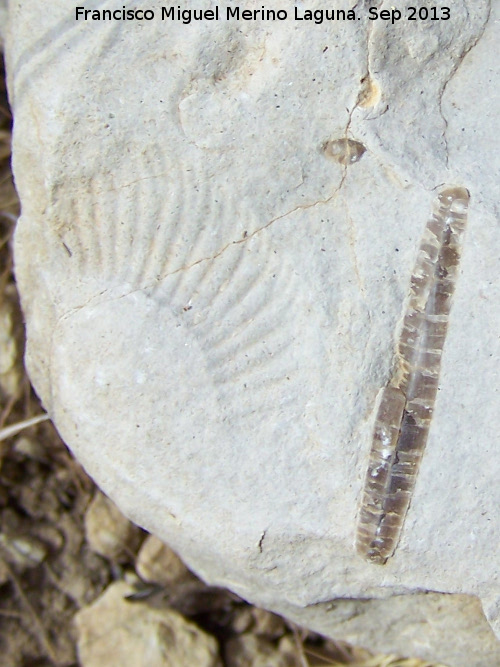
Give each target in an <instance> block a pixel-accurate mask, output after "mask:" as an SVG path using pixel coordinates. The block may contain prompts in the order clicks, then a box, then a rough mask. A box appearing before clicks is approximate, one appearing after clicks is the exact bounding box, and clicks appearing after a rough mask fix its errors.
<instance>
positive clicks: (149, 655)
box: [76, 581, 222, 667]
mask: <svg viewBox="0 0 500 667" xmlns="http://www.w3.org/2000/svg"><path fill="white" fill-rule="evenodd" d="M132 592H133V587H132V586H130V585H129V584H127V583H125V582H123V581H118V582H115V583H114V584H112V585H111V586H109V587H108V588H107V589H106V591H105V592H104V593H103V595H101V597H99V598H98V599H97V600H96V601H95V602H93V603H92V604H91V605H89V606H87V607H84V608H83V609H82V610H80V611H79V612H78V614H77V616H76V627H77V631H78V656H79V658H80V663H81V664H82V665H83V667H105V666H106V665H115V664H120V665H124V666H126V667H128V666H130V667H135V665H153V666H154V667H156V666H157V667H178V666H179V665H191V664H195V665H200V667H221V664H222V663H221V661H220V658H219V655H218V647H217V642H216V640H215V639H214V638H213V637H210V636H209V635H207V634H206V633H205V632H203V631H202V630H200V628H198V627H197V626H196V625H194V623H190V622H189V621H187V620H186V619H185V618H183V617H182V616H181V615H180V614H178V613H177V612H175V611H173V610H171V609H153V608H151V607H148V605H146V604H144V603H143V602H133V603H131V602H130V601H128V600H127V599H126V598H127V595H130V594H131V593H132Z"/></svg>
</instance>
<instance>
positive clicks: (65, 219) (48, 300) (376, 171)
mask: <svg viewBox="0 0 500 667" xmlns="http://www.w3.org/2000/svg"><path fill="white" fill-rule="evenodd" d="M308 4H309V7H310V8H311V9H317V8H321V5H320V4H319V3H317V2H314V0H311V2H310V3H308ZM254 5H255V7H254ZM275 5H276V6H275V7H274V8H275V9H279V8H288V9H289V10H290V3H288V2H284V1H283V2H281V1H280V0H277V1H276V3H275ZM382 5H383V8H386V9H387V8H389V7H390V3H389V2H383V3H382ZM136 6H137V7H142V6H147V3H144V2H137V3H136ZM190 6H192V8H194V7H197V8H203V9H208V8H209V7H210V6H213V5H212V4H211V3H210V0H205V2H204V3H202V4H200V3H198V2H193V3H190ZM219 6H220V8H221V11H222V12H224V11H225V7H226V3H220V5H219ZM248 6H249V7H250V8H257V6H258V7H260V6H261V5H260V3H253V2H249V3H248ZM329 6H330V7H332V8H340V4H338V3H335V2H331V3H329ZM356 7H357V9H356V11H357V14H358V16H359V18H360V20H356V21H337V20H336V21H329V22H325V23H323V24H321V25H316V24H314V23H311V22H309V23H307V22H305V21H294V20H293V17H292V16H291V11H290V17H289V19H288V20H286V21H282V22H271V21H239V22H237V21H234V20H233V21H226V20H225V19H221V20H219V21H212V22H210V21H200V22H198V21H197V22H193V23H192V24H191V25H189V26H188V25H184V24H183V23H182V22H179V21H177V20H174V21H172V20H167V21H161V18H160V16H159V15H158V16H157V18H155V20H154V21H150V22H138V21H127V22H124V21H95V22H87V23H85V22H82V21H78V22H77V21H75V16H74V8H73V7H69V6H68V4H67V3H66V2H63V1H62V0H59V1H58V2H55V3H52V4H51V8H50V11H47V9H46V8H45V7H42V6H41V4H40V3H37V2H34V1H32V2H25V3H21V4H19V3H12V4H11V5H10V7H9V24H8V26H7V30H6V44H7V49H8V51H7V55H8V66H9V76H10V93H11V99H12V104H13V108H14V115H15V133H14V168H15V175H16V180H17V185H18V188H19V192H20V196H21V200H22V216H21V219H20V221H19V226H18V230H17V235H16V266H17V277H18V281H19V287H20V290H21V294H22V298H23V307H24V311H25V315H26V324H27V334H28V349H27V358H26V360H27V365H28V369H29V372H30V375H31V378H32V380H33V383H34V385H35V387H36V389H37V391H38V392H39V394H40V396H41V398H42V400H43V402H44V405H45V407H46V408H47V410H48V411H49V413H50V415H51V416H52V418H53V420H54V422H55V423H56V425H57V427H58V429H59V431H60V433H61V434H62V436H63V438H64V439H65V441H66V442H67V443H68V445H69V446H70V447H71V449H72V450H73V451H74V453H75V454H76V456H77V457H78V458H79V459H80V461H81V462H82V463H83V464H84V465H85V467H86V469H87V470H88V471H89V473H90V474H91V475H92V476H93V477H94V478H95V479H96V481H97V483H98V484H99V485H100V486H101V487H102V488H103V490H104V491H105V492H106V493H107V494H108V495H109V496H110V497H111V498H113V499H114V500H115V501H116V502H117V503H118V505H119V506H120V507H121V509H122V510H123V511H124V512H125V513H126V514H127V516H129V517H130V518H131V519H133V520H134V521H136V522H137V523H139V524H140V525H142V526H144V527H146V528H147V529H148V530H150V531H152V532H154V533H156V534H157V535H159V536H160V537H161V538H162V539H163V540H165V541H166V542H168V543H169V544H170V545H171V546H172V547H173V548H174V550H175V551H176V552H177V553H179V554H180V555H181V556H182V558H183V559H185V561H186V562H187V564H188V565H189V567H190V568H192V569H193V570H194V571H195V572H197V573H199V574H200V575H201V576H203V577H204V578H205V579H207V580H208V581H210V582H212V583H217V584H222V585H225V586H228V587H230V588H232V589H233V590H235V591H236V592H237V593H239V594H240V595H242V596H243V597H245V598H247V599H249V600H252V601H255V602H257V603H259V604H261V605H263V606H268V607H270V608H275V609H276V608H284V607H286V606H287V605H288V608H289V609H293V608H295V609H296V612H295V615H296V617H300V616H301V615H300V613H299V611H298V609H299V608H301V607H307V606H308V605H315V604H317V603H321V602H325V601H327V600H330V599H334V598H341V597H354V598H356V597H363V598H370V597H374V598H380V599H384V598H389V597H390V596H392V595H394V594H398V595H401V594H408V593H412V592H414V591H422V590H428V591H437V592H440V593H447V594H453V593H455V594H467V595H472V596H477V597H478V598H480V599H481V601H482V604H483V608H484V611H485V613H486V615H487V617H488V619H489V621H490V623H491V625H492V627H493V628H494V629H495V630H496V632H497V633H500V606H499V601H500V587H499V584H498V547H499V534H500V520H499V516H498V507H499V506H500V485H499V484H498V475H499V472H500V470H499V466H500V464H499V457H498V452H499V437H498V427H497V423H498V414H499V407H500V406H499V398H498V393H497V392H495V388H496V387H497V386H498V377H499V371H500V361H499V360H500V340H499V338H498V331H499V330H500V308H499V305H500V292H499V283H498V269H499V266H498V257H499V256H500V236H499V234H498V220H497V212H498V209H497V208H496V206H497V201H498V185H497V180H498V179H497V176H498V173H499V167H500V164H499V161H500V152H499V151H498V137H499V136H500V127H499V116H498V113H497V112H496V109H497V108H498V102H499V100H498V95H499V93H498V90H499V88H498V85H497V83H498V67H499V64H498V58H495V57H494V55H493V54H494V50H495V46H496V44H497V43H498V39H499V38H500V36H499V34H498V25H499V23H498V18H499V17H498V16H497V15H496V14H498V12H499V10H500V8H499V5H498V4H496V5H495V6H494V7H490V3H489V2H488V1H487V0H476V1H475V2H472V0H471V1H466V0H460V1H458V2H455V3H453V7H452V9H451V16H450V19H449V20H447V21H437V20H436V21H430V20H426V21H425V20H417V21H408V20H407V17H404V18H403V19H402V20H401V21H399V22H398V23H396V24H391V22H390V21H389V22H388V21H383V20H377V21H369V20H368V5H367V4H366V3H364V2H359V3H357V5H356ZM344 8H345V7H344ZM495 12H496V14H495ZM495 21H496V23H495ZM343 139H352V141H356V142H359V143H361V144H362V145H363V146H364V147H365V148H366V150H365V152H364V153H362V154H360V153H361V151H356V153H355V155H356V160H357V161H354V160H353V159H351V158H352V155H351V153H350V152H349V153H346V154H345V155H340V156H339V155H337V153H338V151H337V152H336V154H335V155H336V156H335V159H329V158H331V157H332V156H333V155H325V150H327V147H328V146H332V144H331V143H329V142H334V141H338V140H343ZM345 145H346V146H348V143H347V142H346V144H345ZM335 146H336V147H337V148H339V147H340V148H339V150H341V149H342V141H340V143H336V144H335ZM327 152H328V151H327ZM330 152H331V151H330ZM442 184H447V185H451V186H461V187H466V188H467V189H468V190H469V191H470V195H471V201H470V208H469V224H468V230H467V232H466V237H465V240H464V252H463V257H462V261H461V264H460V275H459V278H458V281H457V286H456V291H455V297H454V303H453V308H452V312H451V315H450V321H449V328H448V334H447V338H446V341H445V346H444V352H443V358H442V365H441V376H440V391H439V392H438V397H437V401H436V406H435V412H434V415H433V418H432V423H431V426H430V433H429V439H428V442H427V448H426V452H425V455H424V458H423V462H422V466H421V469H420V472H419V477H418V480H417V484H416V489H415V493H414V497H413V500H412V503H411V507H410V511H409V514H408V516H407V520H406V524H405V526H404V530H403V534H402V539H401V542H400V544H399V547H398V549H397V551H396V554H395V556H394V557H393V558H392V559H391V560H390V562H388V563H387V565H386V566H384V567H383V568H382V567H377V566H374V565H372V564H370V563H366V562H364V561H363V560H362V559H361V558H359V557H358V556H356V555H355V553H354V547H353V543H354V536H355V522H356V516H357V513H358V509H359V502H360V499H361V495H362V485H363V480H364V475H365V470H366V466H367V461H368V455H369V450H370V446H371V439H372V430H373V422H374V418H375V414H376V405H377V396H378V393H379V391H380V389H381V388H382V387H383V386H384V385H385V384H386V383H387V380H388V378H389V377H390V374H391V369H392V363H393V352H394V340H395V336H396V335H397V332H398V326H399V323H400V319H401V316H402V314H403V312H404V304H405V298H406V296H407V294H408V286H409V279H410V274H411V271H412V267H413V266H414V262H415V256H416V252H417V250H418V246H419V243H420V239H421V235H422V233H423V229H424V227H425V223H426V220H427V219H428V216H429V215H430V212H431V206H432V201H433V199H434V196H435V195H434V192H433V190H434V189H435V188H437V187H438V186H441V185H442ZM415 599H417V598H415ZM378 604H380V607H377V612H376V614H377V616H376V617H375V618H379V617H380V616H381V615H382V612H381V610H383V609H385V607H384V603H383V602H379V603H378ZM388 604H390V605H392V604H393V602H392V601H390V602H389V603H388ZM324 614H325V616H324V619H328V618H331V616H328V615H327V614H326V612H324ZM306 616H307V611H305V612H304V616H303V618H306ZM322 627H323V630H324V631H325V630H326V631H328V632H331V633H333V634H337V636H342V625H341V626H339V625H338V623H337V622H335V621H332V623H331V625H329V623H328V621H327V620H325V622H324V623H323V624H322ZM408 628H409V629H408V636H405V637H404V647H405V648H404V652H406V653H408V652H411V651H413V652H416V653H418V654H420V655H421V656H422V657H428V658H430V659H434V660H435V659H441V660H443V661H445V660H446V657H447V651H448V650H449V651H452V650H453V645H454V642H455V632H454V631H453V630H452V629H451V626H446V625H444V626H443V627H442V629H441V632H440V633H437V634H438V636H439V638H438V639H436V638H435V637H434V638H433V639H432V640H431V639H429V640H428V641H426V642H424V643H422V644H419V642H418V636H419V634H420V632H421V626H420V625H419V626H418V627H416V628H415V627H414V626H411V621H408ZM371 637H372V635H371V634H369V635H367V636H366V642H368V641H369V639H371ZM357 639H358V640H360V641H363V634H362V632H361V630H360V631H359V634H358V635H357ZM394 642H395V646H394V647H393V648H394V650H401V644H399V645H398V643H397V637H395V638H394ZM468 650H469V654H468V655H466V658H465V659H466V662H460V661H459V660H458V661H456V662H455V663H454V664H455V665H460V664H468V665H469V664H470V656H471V655H472V653H471V651H473V648H472V647H469V649H468ZM492 650H493V649H492ZM495 650H496V651H497V653H496V654H495V655H496V659H497V661H498V660H500V657H499V656H500V650H499V649H498V648H497V649H495ZM449 655H451V653H449ZM467 660H468V662H467ZM493 662H494V661H493ZM478 664H479V663H478Z"/></svg>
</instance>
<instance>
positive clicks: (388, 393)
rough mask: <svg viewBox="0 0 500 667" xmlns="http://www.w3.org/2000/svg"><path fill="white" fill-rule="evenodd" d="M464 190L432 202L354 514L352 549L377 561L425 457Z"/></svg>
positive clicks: (393, 537)
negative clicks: (354, 542) (358, 508)
mask: <svg viewBox="0 0 500 667" xmlns="http://www.w3.org/2000/svg"><path fill="white" fill-rule="evenodd" d="M468 204H469V193H468V191H467V190H466V189H465V188H446V189H444V190H442V191H441V192H440V194H439V196H438V198H437V200H436V204H435V208H434V211H433V214H432V217H431V219H430V220H429V222H428V224H427V226H426V229H425V232H424V236H423V239H422V242H421V245H420V250H419V253H418V257H417V262H416V265H415V271H414V273H413V276H412V278H411V283H410V295H409V303H408V308H407V310H406V313H405V315H404V319H403V326H402V331H401V336H400V339H399V341H398V344H397V350H396V364H395V370H394V373H393V376H392V378H391V380H390V381H389V383H388V384H387V386H386V387H385V388H384V390H383V392H382V397H381V402H380V406H379V409H378V413H377V417H376V420H375V428H374V434H373V445H372V449H371V452H370V459H369V464H368V470H367V473H366V480H365V486H364V492H363V499H362V504H361V510H360V513H359V517H358V527H357V538H356V549H357V551H358V553H359V554H360V555H362V556H363V557H364V558H366V559H367V560H369V561H371V562H373V563H378V564H384V563H385V562H386V561H387V559H388V558H390V557H391V556H392V554H393V553H394V551H395V549H396V547H397V545H398V542H399V538H400V534H401V530H402V527H403V523H404V520H405V516H406V513H407V511H408V507H409V505H410V501H411V496H412V493H413V489H414V487H415V482H416V477H417V473H418V469H419V465H420V461H421V459H422V455H423V453H424V449H425V444H426V441H427V435H428V432H429V427H430V422H431V418H432V412H433V407H434V402H435V400H436V393H437V389H438V382H439V372H440V368H441V352H442V349H443V344H444V340H445V336H446V329H447V326H448V316H449V313H450V307H451V298H452V295H453V292H454V289H455V282H456V279H457V274H458V264H459V261H460V253H461V245H462V237H463V232H464V230H465V226H466V223H467V208H468Z"/></svg>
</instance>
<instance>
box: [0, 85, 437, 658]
mask: <svg viewBox="0 0 500 667" xmlns="http://www.w3.org/2000/svg"><path fill="white" fill-rule="evenodd" d="M0 80H1V81H2V82H3V81H4V76H3V72H0ZM2 86H3V83H2ZM10 125H11V117H10V112H9V108H8V103H7V97H6V94H5V89H4V87H3V89H2V90H0V294H1V296H0V429H3V431H0V434H1V435H0V437H1V440H0V664H1V665H5V666H6V667H7V666H9V667H28V666H29V667H31V666H39V667H42V666H45V665H58V666H63V665H64V666H66V665H68V666H69V665H83V666H85V667H91V666H92V667H97V666H101V665H102V666H104V665H106V666H109V665H118V664H119V665H131V666H132V665H133V666H134V667H136V666H138V665H148V667H149V666H156V665H158V666H160V665H165V666H172V667H184V666H186V667H192V666H194V665H196V667H205V666H207V667H216V666H221V667H222V666H223V665H224V666H226V667H246V666H248V667H250V666H254V667H295V666H297V667H306V666H309V667H313V666H319V665H353V666H355V667H384V666H385V667H439V666H438V665H434V666H431V665H429V664H428V663H423V662H421V661H418V660H414V659H410V658H406V659H399V658H397V657H395V656H373V655H371V654H370V653H369V652H368V651H366V650H363V649H357V648H354V647H351V646H348V645H346V644H344V643H342V642H335V641H333V640H331V639H326V638H324V637H321V636H319V635H316V634H314V633H311V632H309V631H307V630H305V629H303V628H299V627H296V626H294V625H292V624H291V623H289V622H287V621H285V620H284V619H282V618H280V617H278V616H275V615H273V614H271V613H269V612H266V611H263V610H261V609H257V608H255V607H252V606H250V605H248V604H246V603H245V602H244V601H243V600H240V599H239V598H237V597H236V596H235V595H233V594H231V593H229V592H227V591H224V590H218V589H213V588H210V587H208V586H206V585H205V584H203V583H202V582H201V581H200V580H198V579H197V578H196V577H195V576H194V575H193V574H191V573H190V572H189V571H188V570H187V568H186V567H185V566H184V565H183V563H182V562H181V561H180V560H179V558H178V557H177V556H176V555H175V554H174V553H173V552H172V551H171V550H170V549H168V547H166V546H165V545H163V544H161V543H160V542H159V540H157V539H156V538H155V537H153V536H151V535H147V534H146V533H144V531H142V530H140V529H139V528H137V527H136V526H134V525H132V524H131V523H130V522H129V521H127V519H125V517H123V516H122V515H121V514H120V512H119V511H118V510H117V509H116V507H115V506H114V505H113V504H112V503H111V502H110V501H109V500H108V499H107V498H106V497H105V496H104V495H103V494H101V493H100V492H99V491H98V490H97V489H96V487H95V486H94V484H93V483H92V481H91V480H90V479H89V477H87V475H86V474H85V472H84V471H83V469H82V468H81V467H80V466H79V465H78V463H76V462H75V460H74V459H73V458H72V456H71V454H70V453H69V452H68V450H67V449H66V447H65V446H64V444H63V443H62V442H61V440H60V438H59V437H58V435H57V433H56V431H55V429H54V428H53V426H52V424H51V423H50V422H43V423H40V424H38V425H36V426H32V427H29V428H26V429H23V430H22V431H20V432H19V433H18V434H17V435H14V436H11V437H5V436H6V435H8V433H6V431H5V427H7V426H10V425H13V424H18V423H21V422H23V421H25V420H27V419H29V418H30V417H33V416H36V415H38V414H41V413H42V412H43V409H42V408H41V406H40V404H39V402H38V400H37V398H36V396H35V395H34V393H33V391H32V389H31V386H30V383H29V380H28V378H27V376H26V374H25V372H24V370H23V366H22V354H23V326H22V317H21V312H20V308H19V303H18V297H17V292H16V286H15V281H14V275H13V266H12V255H11V248H10V245H11V244H10V241H11V238H12V233H13V230H14V225H15V221H16V217H17V215H18V209H19V204H18V200H17V197H16V194H15V190H14V187H13V183H12V177H11V173H10Z"/></svg>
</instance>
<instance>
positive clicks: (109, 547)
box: [85, 492, 142, 561]
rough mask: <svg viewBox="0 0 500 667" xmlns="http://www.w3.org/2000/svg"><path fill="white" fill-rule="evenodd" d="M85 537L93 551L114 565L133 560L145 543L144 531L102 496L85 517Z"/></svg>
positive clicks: (92, 503)
mask: <svg viewBox="0 0 500 667" xmlns="http://www.w3.org/2000/svg"><path fill="white" fill-rule="evenodd" d="M85 534H86V537H87V541H88V543H89V545H90V547H91V549H92V550H93V551H95V552H96V553H98V554H100V555H101V556H104V557H105V558H108V559H109V560H112V561H122V560H130V558H131V556H133V555H134V554H135V552H136V551H137V548H138V547H139V544H140V542H141V539H142V533H141V530H140V529H139V528H138V527H137V526H135V525H134V524H133V523H131V522H130V521H129V520H128V519H127V518H126V517H125V516H123V514H122V513H121V512H120V510H119V509H118V508H117V507H116V505H115V504H114V503H113V502H112V501H111V500H110V499H109V498H106V496H105V495H104V494H103V493H99V492H97V493H96V494H95V496H94V498H93V499H92V502H91V503H90V505H89V507H88V509H87V512H86V513H85Z"/></svg>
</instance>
